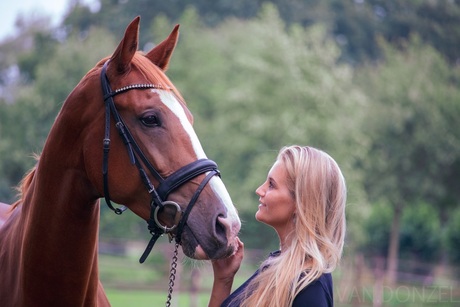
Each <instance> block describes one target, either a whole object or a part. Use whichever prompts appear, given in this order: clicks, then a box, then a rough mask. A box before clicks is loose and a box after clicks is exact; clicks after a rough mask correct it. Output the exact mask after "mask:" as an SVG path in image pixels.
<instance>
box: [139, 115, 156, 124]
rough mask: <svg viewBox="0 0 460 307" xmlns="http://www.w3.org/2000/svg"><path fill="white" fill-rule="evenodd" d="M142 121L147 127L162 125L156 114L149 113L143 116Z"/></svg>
mask: <svg viewBox="0 0 460 307" xmlns="http://www.w3.org/2000/svg"><path fill="white" fill-rule="evenodd" d="M140 120H141V122H142V124H144V126H147V127H159V126H160V124H161V123H160V119H159V118H158V116H156V115H147V116H144V117H141V119H140Z"/></svg>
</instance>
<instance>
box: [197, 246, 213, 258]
mask: <svg viewBox="0 0 460 307" xmlns="http://www.w3.org/2000/svg"><path fill="white" fill-rule="evenodd" d="M193 258H194V259H196V260H209V257H208V255H207V254H206V252H205V251H204V250H203V248H202V247H201V245H198V246H197V247H196V248H195V253H194V255H193Z"/></svg>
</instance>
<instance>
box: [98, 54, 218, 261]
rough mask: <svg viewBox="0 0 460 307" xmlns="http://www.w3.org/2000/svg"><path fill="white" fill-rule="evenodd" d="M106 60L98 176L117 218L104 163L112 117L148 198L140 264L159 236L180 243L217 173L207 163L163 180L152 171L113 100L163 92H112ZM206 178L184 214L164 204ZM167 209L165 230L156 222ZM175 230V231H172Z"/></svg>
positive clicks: (198, 163) (137, 86) (120, 210)
mask: <svg viewBox="0 0 460 307" xmlns="http://www.w3.org/2000/svg"><path fill="white" fill-rule="evenodd" d="M109 61H110V60H108V61H107V62H105V64H104V66H103V67H102V71H101V85H102V92H103V95H104V102H105V136H104V140H103V162H102V175H103V184H104V198H105V201H106V203H107V206H108V207H109V208H110V209H111V210H112V211H114V212H115V213H116V214H117V215H120V214H122V213H123V212H124V211H125V210H126V209H127V208H126V207H125V206H121V207H119V208H114V206H113V205H112V202H111V200H110V193H109V184H108V172H109V167H108V164H109V163H108V161H109V151H110V122H111V120H110V117H111V115H113V117H114V121H115V127H116V128H117V130H118V133H119V135H120V137H121V138H122V140H123V142H124V143H125V145H126V149H127V150H128V156H129V159H130V161H131V164H133V165H135V166H136V167H137V169H138V170H139V175H140V177H141V180H142V182H143V184H144V185H145V187H146V188H147V191H148V193H149V194H150V196H151V202H150V218H149V220H148V221H147V224H148V226H147V227H148V230H149V232H150V234H151V235H152V238H151V239H150V241H149V243H148V245H147V247H146V249H145V251H144V253H143V254H142V256H141V258H140V259H139V262H140V263H143V262H144V261H145V259H147V257H148V255H149V254H150V251H151V250H152V248H153V246H154V245H155V242H156V241H157V239H158V238H159V237H160V236H162V235H163V234H168V235H169V237H170V241H172V239H173V238H175V241H176V245H178V244H180V243H181V237H182V232H183V230H184V227H185V224H186V223H187V219H188V216H189V215H190V212H191V211H192V208H193V206H194V205H195V203H196V201H197V200H198V197H199V196H200V193H201V192H202V191H203V189H204V187H205V186H206V184H207V183H208V182H209V180H211V178H212V177H214V176H216V175H217V176H220V173H219V171H218V169H217V164H216V163H215V162H214V161H212V160H209V159H199V160H196V161H194V162H192V163H190V164H187V165H185V166H184V167H182V168H180V169H178V170H177V171H175V172H174V173H173V174H172V175H170V176H168V177H167V178H163V177H162V176H161V175H160V173H159V172H158V171H157V170H156V169H155V167H154V166H153V165H152V164H151V163H150V161H149V160H148V159H147V157H146V156H145V155H144V153H143V152H142V150H141V148H140V147H139V145H138V144H137V143H136V141H135V140H134V138H133V136H132V134H131V133H130V132H129V129H128V127H127V126H126V125H125V123H124V122H123V119H122V118H121V116H120V114H119V112H118V110H117V108H116V106H115V103H114V100H113V97H114V96H116V95H118V94H122V93H124V92H127V91H129V90H133V89H149V88H151V89H164V88H163V87H162V86H159V85H154V84H132V85H128V86H125V87H122V88H119V89H116V90H114V91H113V90H112V89H111V87H110V83H109V79H108V77H107V74H106V71H107V66H108V63H109ZM144 167H146V168H147V170H148V172H149V173H150V174H151V175H152V176H153V177H154V178H155V179H156V180H157V181H158V182H159V184H158V186H157V187H156V188H155V187H154V185H153V184H152V182H151V181H150V179H149V176H148V175H147V173H146V171H145V169H144ZM204 173H207V174H206V177H205V178H204V179H203V181H202V182H201V183H200V185H199V186H198V188H197V190H196V191H195V193H194V194H193V196H192V198H191V199H190V202H189V204H188V205H187V207H186V209H185V211H182V209H181V207H180V206H179V204H178V203H176V202H174V201H170V200H167V198H168V195H169V194H170V193H171V192H172V191H173V190H175V189H176V188H178V187H180V186H181V185H183V184H184V183H186V182H188V181H189V180H191V179H193V178H195V177H197V176H198V175H201V174H204ZM165 207H171V208H172V209H174V210H175V212H176V213H175V218H174V225H173V226H170V227H168V226H167V225H163V224H161V222H160V221H159V219H158V214H159V213H160V212H161V211H162V210H163V209H164V208H165ZM176 228H177V229H176ZM173 230H176V233H175V234H174V233H173Z"/></svg>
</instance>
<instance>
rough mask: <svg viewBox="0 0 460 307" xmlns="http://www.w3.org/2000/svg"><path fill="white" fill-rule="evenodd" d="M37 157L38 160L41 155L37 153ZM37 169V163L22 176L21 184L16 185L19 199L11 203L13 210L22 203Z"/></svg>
mask: <svg viewBox="0 0 460 307" xmlns="http://www.w3.org/2000/svg"><path fill="white" fill-rule="evenodd" d="M35 159H36V160H37V161H38V159H39V156H38V155H36V156H35ZM36 169H37V164H35V166H34V167H32V168H31V169H30V170H29V171H28V172H27V173H26V174H25V175H24V177H23V178H22V180H21V182H20V183H19V185H18V186H17V187H16V191H17V192H18V195H17V196H18V200H16V201H15V202H14V203H13V204H12V205H11V210H14V209H15V208H16V207H17V206H19V204H21V203H22V200H23V198H24V195H26V193H27V191H28V190H29V187H30V184H31V183H32V180H33V179H34V177H35V171H36Z"/></svg>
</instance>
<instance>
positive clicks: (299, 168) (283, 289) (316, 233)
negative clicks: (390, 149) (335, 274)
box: [241, 145, 346, 307]
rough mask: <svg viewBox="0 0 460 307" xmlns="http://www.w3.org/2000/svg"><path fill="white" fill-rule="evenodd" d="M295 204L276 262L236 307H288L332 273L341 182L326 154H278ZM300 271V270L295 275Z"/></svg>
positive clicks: (337, 254) (340, 229)
mask: <svg viewBox="0 0 460 307" xmlns="http://www.w3.org/2000/svg"><path fill="white" fill-rule="evenodd" d="M277 160H278V161H280V162H282V163H283V164H284V166H285V168H286V172H287V186H288V189H289V190H290V191H291V193H292V195H293V197H294V199H295V204H296V210H295V215H294V218H293V223H294V227H293V229H294V230H293V231H292V232H291V233H290V234H289V235H288V236H287V240H286V246H283V250H282V252H281V254H280V255H279V256H278V257H273V258H269V259H268V260H267V261H265V262H264V263H263V264H262V265H261V267H263V268H264V269H262V270H261V272H260V274H259V275H258V276H257V277H256V278H255V279H253V280H252V282H251V283H250V285H249V286H248V287H247V289H246V291H245V292H243V298H242V304H241V306H248V307H253V306H264V307H285V306H291V305H292V303H293V301H294V298H295V297H296V295H297V294H298V293H299V292H300V291H301V290H302V289H304V288H305V287H306V286H308V285H309V284H310V283H312V282H313V281H315V280H316V279H318V278H319V277H320V276H321V275H322V274H323V273H330V272H332V271H333V270H334V269H335V267H336V266H337V265H338V263H339V261H340V258H341V256H342V250H343V245H344V239H345V203H346V185H345V179H344V177H343V175H342V172H341V171H340V168H339V167H338V165H337V163H336V162H335V161H334V160H333V159H332V158H331V157H330V156H329V155H328V154H326V153H325V152H323V151H321V150H318V149H315V148H312V147H300V146H297V145H294V146H289V147H284V148H282V149H281V150H280V152H279V154H278V157H277ZM299 268H303V269H299Z"/></svg>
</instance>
